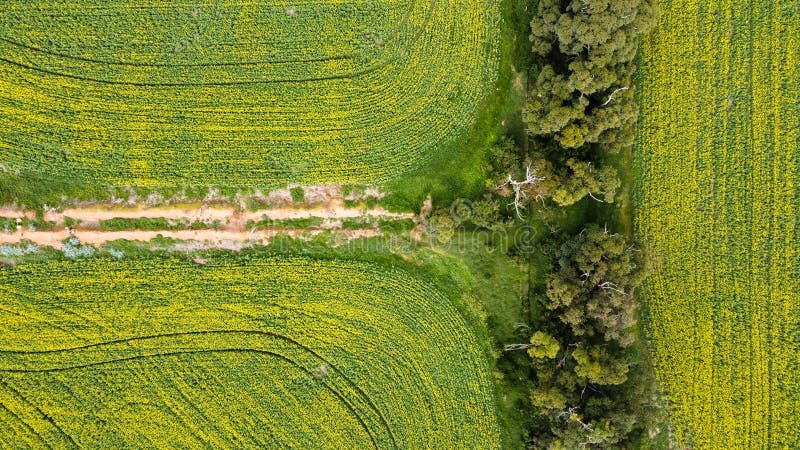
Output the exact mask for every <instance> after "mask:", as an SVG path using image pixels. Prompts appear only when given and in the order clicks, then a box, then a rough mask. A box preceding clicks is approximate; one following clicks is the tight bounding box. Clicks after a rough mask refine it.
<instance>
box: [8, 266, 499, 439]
mask: <svg viewBox="0 0 800 450" xmlns="http://www.w3.org/2000/svg"><path fill="white" fill-rule="evenodd" d="M0 272H2V273H0V280H2V281H0V308H2V310H3V311H5V312H4V313H3V314H2V315H0V375H1V376H0V378H1V379H2V383H0V403H2V404H3V405H5V406H6V407H7V408H6V410H3V411H0V414H5V416H3V417H4V419H6V420H4V423H9V424H10V425H9V427H6V428H3V429H0V441H9V440H14V441H17V442H27V443H29V444H30V445H32V446H34V447H38V446H40V445H42V442H44V445H56V444H59V443H62V442H66V441H72V442H73V443H76V444H77V445H78V446H90V447H91V446H104V447H106V446H112V447H119V446H137V447H139V446H147V442H148V441H147V439H152V440H153V442H172V443H174V445H176V446H188V447H195V446H198V445H200V444H201V443H202V442H207V443H210V444H211V445H213V446H215V447H228V446H236V447H240V446H242V445H246V446H250V445H257V446H261V447H270V448H273V447H280V448H287V447H292V448H294V447H305V448H310V447H311V448H371V447H374V446H377V447H381V448H383V447H387V448H443V447H450V446H452V445H454V444H455V445H458V446H463V448H497V447H498V446H499V431H498V427H497V423H496V418H495V414H494V406H493V401H492V398H493V394H492V382H491V379H490V378H489V373H488V367H489V366H488V362H487V361H486V359H485V354H484V353H483V351H482V350H481V348H480V347H479V346H478V344H477V342H476V338H475V336H474V335H473V334H472V332H471V330H470V329H469V327H468V326H467V324H466V323H465V321H464V319H463V318H462V316H461V315H460V313H459V312H458V311H457V309H456V308H455V307H454V306H453V304H452V303H451V300H450V299H448V298H447V297H446V296H444V295H442V294H441V293H440V292H439V291H437V290H436V289H435V288H433V287H432V286H430V285H428V284H426V283H424V282H422V281H420V280H418V279H416V278H414V277H412V276H410V275H409V274H407V273H405V272H403V271H401V270H398V269H394V268H392V267H389V266H379V265H374V264H371V263H358V262H345V261H337V262H330V261H327V262H326V261H318V260H309V259H299V258H296V259H295V258H288V259H264V258H255V257H248V256H217V257H214V258H209V260H208V261H207V262H205V264H204V265H199V264H196V263H193V262H190V261H186V260H182V259H175V258H163V259H162V258H155V259H147V260H133V259H131V260H124V261H113V262H112V261H109V260H104V259H99V258H98V259H88V260H83V261H81V262H77V263H76V262H58V261H51V262H47V263H35V264H23V265H20V266H17V267H14V268H5V269H0ZM37 410H38V411H40V416H41V415H46V416H47V417H49V418H51V419H52V423H47V421H43V420H37V417H36V416H37V413H36V411H37ZM6 416H7V417H6ZM145 416H146V417H148V420H145V421H143V420H135V418H136V417H145ZM39 419H41V417H39ZM87 424H88V425H87ZM68 443H69V442H67V444H68Z"/></svg>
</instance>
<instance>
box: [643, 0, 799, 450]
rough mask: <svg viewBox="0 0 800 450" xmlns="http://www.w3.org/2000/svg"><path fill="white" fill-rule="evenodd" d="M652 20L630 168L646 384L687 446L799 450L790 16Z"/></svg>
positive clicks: (698, 9) (756, 9)
mask: <svg viewBox="0 0 800 450" xmlns="http://www.w3.org/2000/svg"><path fill="white" fill-rule="evenodd" d="M660 7H661V8H660V9H661V17H660V23H659V25H658V32H657V33H654V35H653V36H651V37H650V38H649V39H647V40H646V42H645V45H644V48H643V58H642V66H641V67H642V72H643V73H642V78H641V79H642V80H643V81H642V82H641V83H642V86H641V89H639V92H642V98H641V110H642V113H643V114H642V119H641V122H640V132H639V140H638V149H637V154H636V158H635V170H636V172H637V173H636V175H637V180H636V183H637V186H636V188H635V191H636V192H638V194H637V195H638V198H637V199H636V203H637V207H638V208H637V212H636V226H637V229H638V233H639V236H640V238H642V240H643V241H644V242H645V244H646V246H647V248H648V251H649V253H650V254H651V255H652V256H653V258H654V259H655V260H656V262H657V264H656V270H655V273H654V274H653V276H652V277H651V278H650V279H649V281H648V282H647V283H646V287H645V290H644V294H645V306H646V308H647V313H648V316H649V323H648V325H649V328H650V332H651V337H652V345H653V349H654V354H655V363H656V374H657V377H658V379H659V381H660V383H661V385H662V386H663V387H664V389H665V391H666V394H667V398H668V400H669V402H670V404H671V408H672V414H671V419H672V422H673V424H674V425H675V428H676V435H677V436H678V438H679V439H680V440H681V441H683V442H684V443H686V444H688V445H693V446H694V447H695V448H797V447H798V446H799V445H800V431H798V429H797V427H796V423H797V419H796V418H797V414H798V412H800V382H799V381H798V380H800V365H799V364H798V348H799V347H798V345H800V333H798V331H797V330H798V329H800V303H798V298H800V283H798V279H797V275H796V274H797V273H798V270H799V269H800V253H798V248H799V247H800V241H799V240H798V228H797V217H798V215H799V214H800V197H798V195H797V192H798V187H797V183H798V180H800V146H799V145H798V143H799V142H800V140H799V139H800V97H799V96H800V68H799V67H800V66H799V64H798V63H800V61H798V50H800V10H798V6H797V5H796V4H791V5H790V4H786V3H784V2H778V1H762V2H754V3H753V2H749V3H748V2H743V1H740V0H727V1H723V2H715V3H713V4H710V3H704V2H697V1H694V0H672V1H666V2H664V3H662V4H661V5H660Z"/></svg>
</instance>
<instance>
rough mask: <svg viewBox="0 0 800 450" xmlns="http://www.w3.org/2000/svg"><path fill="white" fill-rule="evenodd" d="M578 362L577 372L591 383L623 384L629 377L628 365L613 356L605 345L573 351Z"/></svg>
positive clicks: (573, 355)
mask: <svg viewBox="0 0 800 450" xmlns="http://www.w3.org/2000/svg"><path fill="white" fill-rule="evenodd" d="M572 357H573V358H575V361H576V362H577V363H578V365H577V366H575V374H576V375H578V376H579V377H581V378H586V379H588V380H589V382H590V383H594V384H601V385H608V384H611V385H614V384H622V383H624V382H625V380H627V379H628V377H627V376H626V374H627V373H628V366H627V365H626V364H625V363H624V362H622V361H620V360H619V359H617V358H614V357H612V356H611V355H610V354H609V353H608V351H607V350H606V349H605V348H603V347H596V346H592V347H589V348H588V349H586V348H579V349H577V350H575V351H574V352H572Z"/></svg>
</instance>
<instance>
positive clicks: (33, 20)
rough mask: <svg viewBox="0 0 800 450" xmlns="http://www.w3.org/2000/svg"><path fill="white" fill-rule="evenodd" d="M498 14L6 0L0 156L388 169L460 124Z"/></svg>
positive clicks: (387, 6)
mask: <svg viewBox="0 0 800 450" xmlns="http://www.w3.org/2000/svg"><path fill="white" fill-rule="evenodd" d="M499 22H500V8H499V3H498V2H497V1H495V0H407V1H374V2H373V1H371V2H360V1H351V2H339V1H322V2H305V1H301V2H296V3H292V2H285V1H279V0H245V1H240V2H228V1H221V0H205V1H198V2H191V4H189V3H186V2H178V1H145V2H135V3H132V2H129V1H120V0H115V1H105V0H104V1H98V0H91V1H75V0H54V1H47V2H32V1H29V0H8V1H3V2H2V4H0V164H2V166H0V172H2V171H8V172H11V173H18V174H22V175H25V176H27V177H28V178H29V179H35V180H36V179H38V180H49V181H50V182H52V181H53V180H69V181H70V182H71V183H82V184H85V185H92V184H94V185H98V184H99V185H103V186H105V185H114V186H131V185H135V186H152V187H162V186H174V185H179V184H184V185H186V184H190V185H202V186H209V185H213V186H235V187H272V186H276V185H280V184H285V183H286V182H298V183H305V184H310V183H326V182H331V183H334V182H335V183H348V182H357V183H383V182H386V181H388V180H390V179H394V178H396V177H398V176H399V175H401V174H405V173H408V172H409V171H411V170H413V169H415V168H420V167H422V165H423V164H424V163H425V162H426V161H427V160H429V159H430V158H432V157H434V156H435V155H437V152H442V151H447V144H448V142H451V141H453V139H456V138H457V137H458V136H463V135H465V134H466V130H467V129H468V128H469V126H470V125H471V124H472V122H473V121H474V120H475V118H476V115H477V108H478V106H479V104H480V102H481V99H483V98H484V97H485V96H486V94H487V92H489V91H491V90H492V89H493V88H494V83H495V80H496V78H497V70H498V67H497V66H498V47H499V46H498V42H497V41H498V39H499ZM451 147H452V146H451Z"/></svg>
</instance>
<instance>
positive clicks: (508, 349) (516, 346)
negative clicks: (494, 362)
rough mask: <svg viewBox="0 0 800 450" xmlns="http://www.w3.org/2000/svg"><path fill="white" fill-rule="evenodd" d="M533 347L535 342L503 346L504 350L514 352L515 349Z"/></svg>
mask: <svg viewBox="0 0 800 450" xmlns="http://www.w3.org/2000/svg"><path fill="white" fill-rule="evenodd" d="M531 347H533V344H508V345H506V346H505V347H503V351H504V352H513V351H514V350H525V349H528V348H531Z"/></svg>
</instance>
